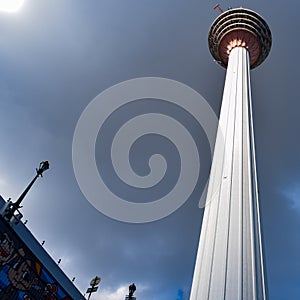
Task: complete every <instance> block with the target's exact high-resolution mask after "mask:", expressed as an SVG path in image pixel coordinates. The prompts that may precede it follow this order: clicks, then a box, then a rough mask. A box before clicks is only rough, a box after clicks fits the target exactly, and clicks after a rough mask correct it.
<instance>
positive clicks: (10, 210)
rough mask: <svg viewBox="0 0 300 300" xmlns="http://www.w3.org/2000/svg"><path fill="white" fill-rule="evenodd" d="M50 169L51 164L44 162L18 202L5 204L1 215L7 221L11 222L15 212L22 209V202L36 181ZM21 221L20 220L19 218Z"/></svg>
mask: <svg viewBox="0 0 300 300" xmlns="http://www.w3.org/2000/svg"><path fill="white" fill-rule="evenodd" d="M48 169H49V162H48V161H42V162H41V163H40V165H39V168H37V169H36V175H35V177H34V178H33V179H32V180H31V182H30V183H29V184H28V186H27V188H26V189H25V190H24V192H23V193H22V194H21V195H20V197H19V198H18V200H17V201H16V202H14V203H12V202H11V201H10V200H9V201H7V202H6V203H5V205H4V206H3V208H2V211H1V214H2V216H3V217H4V218H5V219H6V220H7V221H11V218H12V217H13V216H14V214H15V212H16V211H17V210H18V209H19V208H21V207H22V206H21V202H22V201H23V199H24V198H25V196H26V195H27V193H28V192H29V190H30V189H31V187H32V186H33V184H34V183H35V181H36V180H37V179H38V177H40V176H41V177H43V173H44V172H45V171H46V170H48ZM19 219H20V218H19Z"/></svg>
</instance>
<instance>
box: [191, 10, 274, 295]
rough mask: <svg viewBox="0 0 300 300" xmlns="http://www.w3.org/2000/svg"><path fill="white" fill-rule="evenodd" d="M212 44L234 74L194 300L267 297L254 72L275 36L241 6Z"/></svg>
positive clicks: (227, 90)
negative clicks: (253, 95) (252, 98)
mask: <svg viewBox="0 0 300 300" xmlns="http://www.w3.org/2000/svg"><path fill="white" fill-rule="evenodd" d="M208 42H209V49H210V52H211V54H212V56H213V57H214V59H215V60H216V61H217V62H218V63H219V64H220V65H221V66H223V67H225V68H227V72H226V80H225V87H224V94H223V100H222V107H221V113H220V121H219V128H218V133H217V140H216V144H215V152H214V157H213V162H212V168H211V175H210V181H209V187H208V193H207V198H206V207H205V211H204V216H203V222H202V228H201V235H200V241H199V248H198V254H197V258H196V264H195V270H194V277H193V283H192V290H191V295H190V300H206V299H210V300H219V299H226V300H238V299H240V300H246V299H249V300H250V299H251V300H253V299H267V290H266V281H265V269H264V263H263V252H262V251H263V249H262V236H261V226H260V215H259V203H258V190H257V176H256V161H255V146H254V134H253V117H252V100H251V88H250V68H251V69H253V68H255V67H257V66H258V65H260V64H261V63H262V62H263V61H264V60H265V58H266V57H267V55H268V54H269V51H270V48H271V43H272V38H271V32H270V29H269V27H268V25H267V23H266V22H265V21H264V20H263V18H262V17H261V16H259V15H258V14H257V13H255V12H253V11H251V10H248V9H245V8H236V9H230V10H228V11H225V12H223V13H222V14H221V15H219V16H218V17H217V18H216V20H215V21H214V22H213V24H212V26H211V28H210V32H209V37H208Z"/></svg>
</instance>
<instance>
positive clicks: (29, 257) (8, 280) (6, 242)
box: [0, 216, 72, 300]
mask: <svg viewBox="0 0 300 300" xmlns="http://www.w3.org/2000/svg"><path fill="white" fill-rule="evenodd" d="M0 299H1V300H71V299H72V298H71V297H70V296H69V295H68V294H67V293H66V292H65V291H64V289H63V288H62V287H61V286H60V284H59V283H58V282H57V281H56V280H55V277H54V276H53V274H50V273H49V271H48V270H47V269H46V267H45V266H43V265H42V264H41V262H40V261H39V260H38V259H37V258H36V257H35V255H33V253H32V252H31V251H30V249H29V248H28V247H27V246H26V245H25V244H24V243H23V241H22V240H21V239H20V237H19V236H18V235H17V234H16V233H15V232H14V230H13V229H12V228H11V227H10V226H9V225H8V224H7V222H6V221H5V220H4V219H3V218H2V217H1V216H0Z"/></svg>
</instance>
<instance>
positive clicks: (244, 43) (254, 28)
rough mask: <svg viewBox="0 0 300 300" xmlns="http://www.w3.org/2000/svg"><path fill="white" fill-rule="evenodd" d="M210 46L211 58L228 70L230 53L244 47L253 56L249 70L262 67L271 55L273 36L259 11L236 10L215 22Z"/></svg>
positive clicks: (210, 36)
mask: <svg viewBox="0 0 300 300" xmlns="http://www.w3.org/2000/svg"><path fill="white" fill-rule="evenodd" d="M208 44H209V50H210V53H211V55H212V56H213V57H214V59H215V60H216V61H217V62H218V63H219V64H220V65H221V66H223V67H224V68H227V64H228V58H229V54H230V52H231V50H232V49H233V48H235V47H245V48H246V49H247V50H248V52H249V56H250V67H251V69H254V68H255V67H257V66H259V65H260V64H261V63H262V62H263V61H264V60H265V59H266V57H267V56H268V54H269V52H270V49H271V45H272V35H271V31H270V28H269V26H268V24H267V23H266V21H265V20H264V19H263V18H262V17H261V16H260V15H258V14H257V13H256V12H254V11H252V10H249V9H246V8H234V9H230V10H227V11H225V12H223V13H222V14H221V15H219V16H218V17H217V18H216V19H215V21H214V22H213V24H212V26H211V28H210V31H209V34H208Z"/></svg>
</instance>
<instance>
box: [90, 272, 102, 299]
mask: <svg viewBox="0 0 300 300" xmlns="http://www.w3.org/2000/svg"><path fill="white" fill-rule="evenodd" d="M100 281H101V278H100V277H98V276H96V277H95V278H93V279H92V280H91V282H90V287H89V288H88V289H87V291H86V293H88V295H89V296H88V300H89V299H90V298H91V295H92V293H94V292H97V290H98V284H99V283H100Z"/></svg>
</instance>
